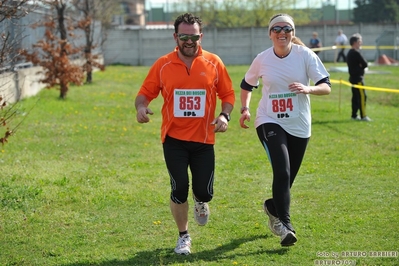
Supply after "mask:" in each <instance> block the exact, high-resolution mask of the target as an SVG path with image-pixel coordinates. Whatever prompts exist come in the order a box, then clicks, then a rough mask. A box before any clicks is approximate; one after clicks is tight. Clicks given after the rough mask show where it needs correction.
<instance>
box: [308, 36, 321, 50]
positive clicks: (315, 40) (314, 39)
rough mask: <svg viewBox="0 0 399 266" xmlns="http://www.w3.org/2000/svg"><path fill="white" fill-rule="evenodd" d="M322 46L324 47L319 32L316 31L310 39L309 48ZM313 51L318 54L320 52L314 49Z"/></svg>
mask: <svg viewBox="0 0 399 266" xmlns="http://www.w3.org/2000/svg"><path fill="white" fill-rule="evenodd" d="M320 47H322V44H321V41H320V39H319V37H318V33H317V32H315V31H314V32H313V33H312V38H310V40H309V48H310V49H312V48H320ZM313 52H315V53H316V54H319V53H320V51H313Z"/></svg>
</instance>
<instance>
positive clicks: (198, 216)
mask: <svg viewBox="0 0 399 266" xmlns="http://www.w3.org/2000/svg"><path fill="white" fill-rule="evenodd" d="M209 214H210V210H209V205H208V203H206V202H198V201H196V200H195V199H194V219H195V221H196V222H197V224H198V225H206V224H207V223H208V219H209Z"/></svg>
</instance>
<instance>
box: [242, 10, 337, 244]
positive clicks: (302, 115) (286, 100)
mask: <svg viewBox="0 0 399 266" xmlns="http://www.w3.org/2000/svg"><path fill="white" fill-rule="evenodd" d="M268 34H269V38H270V39H271V40H272V42H273V46H272V47H271V48H268V49H266V50H264V51H263V52H261V53H260V54H258V55H257V56H256V58H255V59H254V60H253V62H252V64H251V65H250V67H249V69H248V71H247V72H246V74H245V76H244V79H243V80H242V82H241V95H240V98H241V105H242V107H241V117H240V126H241V127H242V128H244V129H246V128H248V126H247V125H246V124H245V121H250V118H251V114H250V101H251V95H252V91H253V89H254V88H258V86H259V79H261V80H262V83H263V87H262V98H261V100H260V101H259V105H258V108H257V111H256V118H255V127H256V132H257V135H258V138H259V140H260V143H261V145H262V147H263V148H264V149H265V151H266V154H267V156H268V159H269V162H270V164H271V167H272V170H273V184H272V197H271V198H269V199H267V200H266V201H264V203H263V209H264V211H265V213H266V214H267V216H268V217H269V222H268V225H269V228H270V230H271V231H272V233H273V234H275V235H277V236H279V237H280V244H281V245H282V246H291V245H294V244H295V243H296V242H297V237H296V234H295V232H296V231H295V229H294V226H293V224H292V223H291V216H290V201H291V187H292V185H293V183H294V180H295V178H296V176H297V173H298V171H299V168H300V166H301V163H302V159H303V157H304V154H305V150H306V147H307V144H308V141H309V138H310V135H311V110H310V97H309V95H311V94H312V95H325V94H329V93H330V92H331V83H330V80H329V73H328V72H327V70H326V69H325V67H324V65H323V63H322V62H321V60H320V58H319V57H318V56H317V55H316V54H315V53H314V52H313V51H312V50H310V49H309V48H308V47H306V46H305V45H304V44H303V43H302V42H301V41H300V40H299V39H298V38H296V37H295V24H294V21H293V19H292V17H291V16H289V15H287V14H277V15H275V16H273V17H272V18H271V19H270V22H269V31H268ZM310 79H311V80H312V81H313V82H314V84H315V85H314V86H311V85H310Z"/></svg>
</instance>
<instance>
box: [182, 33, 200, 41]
mask: <svg viewBox="0 0 399 266" xmlns="http://www.w3.org/2000/svg"><path fill="white" fill-rule="evenodd" d="M177 36H178V37H179V40H180V41H183V42H187V41H188V40H191V41H192V42H196V41H198V40H199V38H200V35H188V34H177Z"/></svg>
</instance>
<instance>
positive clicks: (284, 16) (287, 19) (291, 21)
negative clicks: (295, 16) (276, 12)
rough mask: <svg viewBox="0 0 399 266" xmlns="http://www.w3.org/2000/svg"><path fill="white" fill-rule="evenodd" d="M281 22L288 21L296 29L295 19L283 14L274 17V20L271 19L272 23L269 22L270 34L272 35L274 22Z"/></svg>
mask: <svg viewBox="0 0 399 266" xmlns="http://www.w3.org/2000/svg"><path fill="white" fill-rule="evenodd" d="M279 22H286V23H288V24H290V25H291V27H292V28H293V29H294V31H295V24H294V21H293V20H292V19H291V18H290V17H289V16H286V15H281V16H278V17H275V18H274V19H272V21H270V23H269V35H270V31H271V30H272V27H273V26H274V24H276V23H279Z"/></svg>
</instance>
